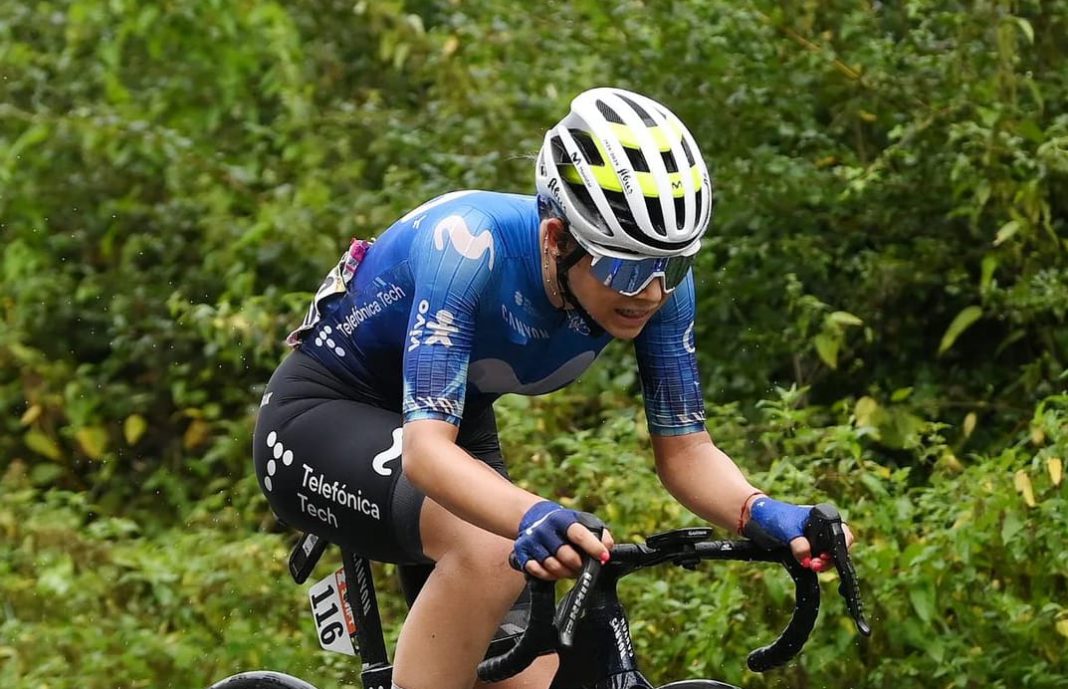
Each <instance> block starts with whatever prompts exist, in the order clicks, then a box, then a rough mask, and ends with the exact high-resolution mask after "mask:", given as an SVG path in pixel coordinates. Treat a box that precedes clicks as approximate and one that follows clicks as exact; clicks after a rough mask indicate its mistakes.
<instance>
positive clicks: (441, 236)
mask: <svg viewBox="0 0 1068 689" xmlns="http://www.w3.org/2000/svg"><path fill="white" fill-rule="evenodd" d="M445 235H448V236H449V242H450V243H451V244H452V247H453V248H454V249H456V251H458V252H459V253H460V255H461V256H463V257H464V258H470V259H472V260H476V259H479V258H482V255H483V254H484V253H486V252H487V251H488V252H489V266H490V269H491V270H492V269H493V234H492V233H491V232H489V230H487V231H485V232H483V233H482V234H479V235H474V234H471V230H470V229H468V227H467V221H465V220H464V219H463V217H462V216H459V215H450V216H449V217H447V218H445V219H444V220H442V221H441V222H439V223H438V224H437V226H436V227H434V248H436V249H437V250H438V251H444V250H445Z"/></svg>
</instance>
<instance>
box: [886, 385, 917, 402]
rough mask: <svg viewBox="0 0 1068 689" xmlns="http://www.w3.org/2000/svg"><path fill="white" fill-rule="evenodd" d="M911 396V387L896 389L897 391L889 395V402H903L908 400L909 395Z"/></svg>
mask: <svg viewBox="0 0 1068 689" xmlns="http://www.w3.org/2000/svg"><path fill="white" fill-rule="evenodd" d="M911 394H912V388H911V387H908V388H898V389H897V390H894V392H893V394H891V395H890V401H891V402H903V401H905V400H907V399H908V398H909V395H911Z"/></svg>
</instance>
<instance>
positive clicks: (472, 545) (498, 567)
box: [438, 529, 512, 575]
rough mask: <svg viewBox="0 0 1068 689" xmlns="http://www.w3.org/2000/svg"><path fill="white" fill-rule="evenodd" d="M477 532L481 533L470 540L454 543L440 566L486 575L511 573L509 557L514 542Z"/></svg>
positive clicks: (446, 552)
mask: <svg viewBox="0 0 1068 689" xmlns="http://www.w3.org/2000/svg"><path fill="white" fill-rule="evenodd" d="M477 531H479V533H475V534H469V537H468V538H460V539H457V540H456V541H454V542H453V544H452V546H451V547H450V548H448V549H447V550H446V551H445V552H444V553H443V554H442V557H441V559H439V561H438V566H439V567H441V566H445V567H455V568H458V569H461V570H463V571H466V572H471V573H480V574H486V575H494V574H498V575H499V574H501V573H507V572H510V571H511V570H510V569H509V568H508V556H509V554H511V552H512V542H511V541H509V540H508V539H506V538H501V537H500V536H496V535H494V534H491V533H488V532H486V531H481V530H480V529H478V530H477Z"/></svg>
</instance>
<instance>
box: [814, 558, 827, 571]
mask: <svg viewBox="0 0 1068 689" xmlns="http://www.w3.org/2000/svg"><path fill="white" fill-rule="evenodd" d="M823 568H824V564H823V560H813V561H812V571H813V572H822V571H823Z"/></svg>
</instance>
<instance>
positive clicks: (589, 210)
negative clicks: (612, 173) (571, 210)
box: [563, 179, 614, 236]
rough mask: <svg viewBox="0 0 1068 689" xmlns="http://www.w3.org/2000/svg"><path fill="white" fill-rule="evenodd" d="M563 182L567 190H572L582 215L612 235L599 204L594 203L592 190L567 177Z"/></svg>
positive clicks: (602, 231)
mask: <svg viewBox="0 0 1068 689" xmlns="http://www.w3.org/2000/svg"><path fill="white" fill-rule="evenodd" d="M563 182H564V185H565V186H566V187H567V190H568V191H570V192H571V195H572V198H574V199H575V205H576V206H578V208H579V212H580V213H581V215H582V217H584V218H586V219H588V220H589V221H590V222H592V223H593V225H594V226H596V227H597V229H598V230H600V231H601V233H602V234H604V235H606V236H611V232H609V231H608V228H607V227H605V224H604V220H603V219H602V218H601V213H600V211H598V210H597V204H596V203H594V201H593V197H592V196H590V192H589V191H588V190H587V189H586V187H585V186H584V185H582V184H576V183H574V182H569V181H568V180H566V179H565V180H563ZM609 193H610V192H609ZM609 203H611V198H609ZM613 208H614V206H613Z"/></svg>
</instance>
